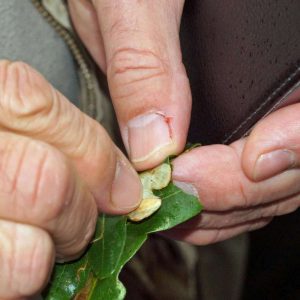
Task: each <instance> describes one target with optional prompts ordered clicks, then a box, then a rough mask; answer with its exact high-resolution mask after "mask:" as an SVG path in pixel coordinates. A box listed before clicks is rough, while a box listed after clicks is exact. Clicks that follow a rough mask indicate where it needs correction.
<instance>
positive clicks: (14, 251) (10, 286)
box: [0, 223, 53, 298]
mask: <svg viewBox="0 0 300 300" xmlns="http://www.w3.org/2000/svg"><path fill="white" fill-rule="evenodd" d="M7 227H8V228H7V229H6V230H5V229H4V232H3V231H2V232H0V244H1V252H0V265H1V275H0V279H1V282H0V293H1V295H2V296H3V295H4V296H7V297H8V298H11V297H12V298H18V297H22V296H23V297H24V296H31V295H32V294H34V293H36V292H37V291H38V290H40V289H41V288H42V287H43V286H44V285H45V283H46V279H47V276H48V272H49V266H50V265H51V260H52V255H53V247H52V244H51V240H50V238H49V236H48V235H46V234H44V235H37V232H36V231H35V229H33V228H31V227H29V226H26V225H16V224H13V223H10V224H9V225H8V226H7ZM0 229H1V228H0ZM2 229H3V228H2ZM38 232H39V231H38ZM5 235H6V238H3V236H5ZM4 287H5V290H4Z"/></svg>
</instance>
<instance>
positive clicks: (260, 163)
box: [253, 150, 296, 181]
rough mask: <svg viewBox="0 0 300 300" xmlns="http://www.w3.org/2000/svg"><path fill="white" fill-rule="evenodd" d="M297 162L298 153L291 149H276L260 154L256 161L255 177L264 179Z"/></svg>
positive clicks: (255, 178)
mask: <svg viewBox="0 0 300 300" xmlns="http://www.w3.org/2000/svg"><path fill="white" fill-rule="evenodd" d="M295 163H296V155H295V153H294V152H292V151H290V150H275V151H272V152H269V153H266V154H262V155H260V156H259V158H258V159H257V161H256V163H255V167H254V173H253V178H254V180H257V181H259V180H263V179H267V178H270V177H272V176H275V175H277V174H279V173H281V172H283V171H285V170H287V169H290V168H292V167H293V166H294V165H295Z"/></svg>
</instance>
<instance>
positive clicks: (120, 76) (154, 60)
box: [107, 48, 168, 98]
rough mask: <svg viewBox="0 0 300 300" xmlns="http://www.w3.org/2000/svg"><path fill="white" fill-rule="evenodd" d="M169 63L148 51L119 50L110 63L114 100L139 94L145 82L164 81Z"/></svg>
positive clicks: (109, 75)
mask: <svg viewBox="0 0 300 300" xmlns="http://www.w3.org/2000/svg"><path fill="white" fill-rule="evenodd" d="M167 70H168V68H167V63H166V61H164V60H163V59H162V58H161V55H160V54H157V53H155V52H153V51H151V50H148V49H137V48H121V49H118V50H117V51H116V52H115V53H114V55H113V56H112V59H111V60H110V62H109V63H108V70H107V74H108V78H109V80H110V82H113V86H114V87H115V89H112V92H113V93H114V98H124V97H127V96H128V95H130V94H133V93H137V91H139V89H140V88H141V86H142V85H144V84H145V81H149V80H156V79H160V80H161V79H162V78H163V77H164V76H165V75H166V74H167Z"/></svg>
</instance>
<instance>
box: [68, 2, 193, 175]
mask: <svg viewBox="0 0 300 300" xmlns="http://www.w3.org/2000/svg"><path fill="white" fill-rule="evenodd" d="M183 4H184V1H183V0H151V1H137V0H133V1H120V0H92V1H87V0H69V7H70V12H71V16H72V20H73V23H74V26H75V28H76V30H77V32H78V34H79V36H80V37H81V39H82V40H83V42H84V43H85V45H86V46H87V48H88V50H89V51H90V53H91V55H92V56H93V58H94V59H95V61H96V62H97V63H98V65H99V66H100V67H101V69H102V71H103V72H104V73H106V74H107V79H108V84H109V89H110V94H111V97H112V100H113V103H114V107H115V110H116V113H117V117H118V122H119V125H120V129H121V134H122V137H123V141H124V144H125V147H126V149H127V152H128V154H129V157H130V159H131V161H132V163H133V164H134V165H135V167H136V169H137V170H143V169H147V168H150V167H154V166H155V165H157V164H158V163H160V162H162V161H163V160H164V159H165V158H166V157H167V156H168V155H170V154H178V153H180V152H181V151H182V150H183V149H184V146H185V143H186V135H187V130H188V126H189V122H190V110H191V95H190V87H189V82H188V79H187V76H186V72H185V68H184V66H183V64H182V60H181V50H180V43H179V26H180V19H181V13H182V9H183Z"/></svg>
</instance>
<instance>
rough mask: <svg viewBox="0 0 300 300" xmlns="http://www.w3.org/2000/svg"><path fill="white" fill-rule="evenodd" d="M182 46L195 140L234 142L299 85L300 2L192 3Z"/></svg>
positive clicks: (190, 0) (186, 11)
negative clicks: (190, 95) (188, 81)
mask: <svg viewBox="0 0 300 300" xmlns="http://www.w3.org/2000/svg"><path fill="white" fill-rule="evenodd" d="M181 43H182V51H183V60H184V63H185V65H186V69H187V73H188V76H189V78H190V83H191V88H192V95H193V111H192V121H191V128H190V134H189V141H191V142H202V143H205V144H208V143H220V142H225V143H228V142H230V141H233V140H235V139H237V138H239V137H240V136H242V135H243V134H244V133H245V132H246V131H247V130H249V128H251V127H252V126H253V124H255V123H256V121H257V120H258V119H260V118H261V117H262V116H263V115H265V113H266V112H267V111H269V110H270V108H271V107H272V106H274V104H275V103H276V102H277V101H278V100H279V99H280V98H281V97H282V95H283V94H285V93H286V92H287V91H288V90H289V89H291V88H292V87H293V86H294V85H295V84H296V83H297V82H298V81H300V1H299V0H277V1H276V0H187V1H186V4H185V8H184V13H183V19H182V27H181Z"/></svg>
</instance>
